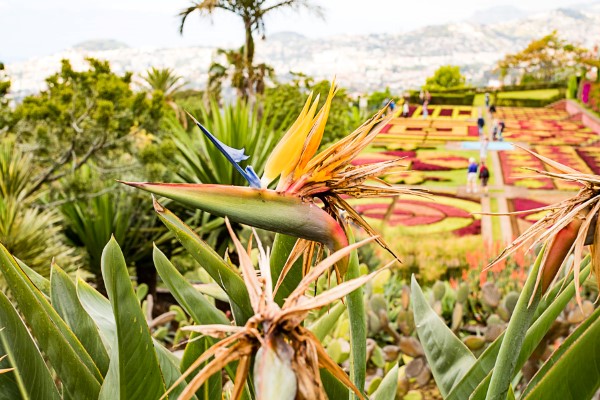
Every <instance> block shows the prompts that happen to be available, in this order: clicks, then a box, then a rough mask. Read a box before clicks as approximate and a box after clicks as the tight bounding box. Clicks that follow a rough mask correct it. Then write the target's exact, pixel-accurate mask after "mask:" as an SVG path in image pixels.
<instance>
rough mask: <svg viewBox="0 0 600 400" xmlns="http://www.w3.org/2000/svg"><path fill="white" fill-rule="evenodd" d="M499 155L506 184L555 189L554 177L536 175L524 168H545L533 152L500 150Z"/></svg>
mask: <svg viewBox="0 0 600 400" xmlns="http://www.w3.org/2000/svg"><path fill="white" fill-rule="evenodd" d="M499 157H500V163H501V164H502V177H503V178H504V183H505V184H507V185H515V186H524V187H527V188H530V189H546V190H552V189H555V187H554V184H553V182H552V179H550V178H547V177H543V176H535V175H536V174H535V172H534V171H530V170H526V169H523V167H529V168H535V169H538V170H543V169H544V164H543V163H542V162H541V161H540V160H538V159H537V158H535V157H534V156H532V155H531V154H529V153H527V152H525V151H518V150H512V151H500V152H499Z"/></svg>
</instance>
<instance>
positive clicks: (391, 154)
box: [352, 151, 469, 171]
mask: <svg viewBox="0 0 600 400" xmlns="http://www.w3.org/2000/svg"><path fill="white" fill-rule="evenodd" d="M425 154H426V156H425V157H417V152H416V151H383V152H379V153H375V152H373V153H364V154H362V155H359V156H358V157H357V158H355V159H354V160H353V161H352V164H353V165H363V164H370V163H375V162H381V161H388V160H394V159H398V158H402V159H403V161H405V165H406V166H407V168H406V169H407V170H411V171H452V170H455V169H462V168H467V165H468V163H469V160H468V159H467V158H466V157H461V156H455V155H445V154H443V153H438V152H427V153H425Z"/></svg>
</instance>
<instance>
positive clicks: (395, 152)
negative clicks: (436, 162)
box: [383, 150, 417, 158]
mask: <svg viewBox="0 0 600 400" xmlns="http://www.w3.org/2000/svg"><path fill="white" fill-rule="evenodd" d="M383 154H386V155H388V156H394V157H398V158H400V157H411V158H412V157H416V156H417V152H416V151H414V150H390V151H384V152H383Z"/></svg>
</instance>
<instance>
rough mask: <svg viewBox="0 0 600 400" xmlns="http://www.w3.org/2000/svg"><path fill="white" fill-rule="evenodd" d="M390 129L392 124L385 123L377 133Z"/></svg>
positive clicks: (386, 131)
mask: <svg viewBox="0 0 600 400" xmlns="http://www.w3.org/2000/svg"><path fill="white" fill-rule="evenodd" d="M390 129H392V124H387V125H386V126H384V127H383V128H381V130H380V131H379V133H388V132H389V131H390Z"/></svg>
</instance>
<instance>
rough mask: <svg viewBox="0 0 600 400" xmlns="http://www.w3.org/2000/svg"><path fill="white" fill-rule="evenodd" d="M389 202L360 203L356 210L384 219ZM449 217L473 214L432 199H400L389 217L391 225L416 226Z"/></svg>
mask: <svg viewBox="0 0 600 400" xmlns="http://www.w3.org/2000/svg"><path fill="white" fill-rule="evenodd" d="M388 207H389V204H386V203H373V204H359V205H357V206H356V207H355V210H356V211H357V212H358V213H360V214H362V215H363V216H364V217H368V218H375V219H383V218H385V216H386V214H387V211H388ZM447 217H455V218H472V215H471V214H470V213H469V212H468V211H466V210H463V209H461V208H458V207H455V206H451V205H447V204H439V203H435V202H431V201H420V200H398V201H397V202H396V205H395V207H394V210H393V212H392V214H391V215H390V218H389V224H390V225H391V226H396V225H403V226H416V225H428V224H433V223H436V222H440V221H442V220H443V219H444V218H447Z"/></svg>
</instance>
